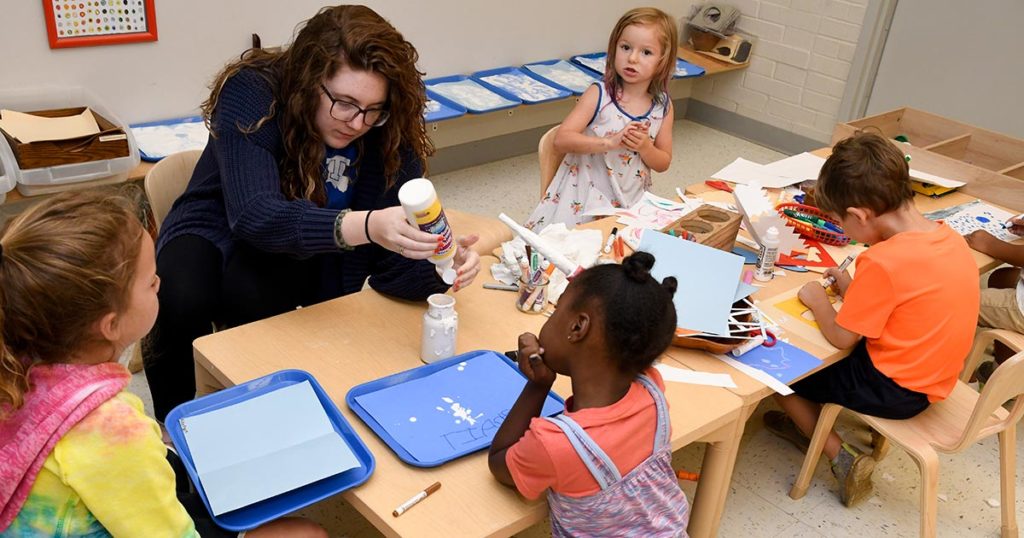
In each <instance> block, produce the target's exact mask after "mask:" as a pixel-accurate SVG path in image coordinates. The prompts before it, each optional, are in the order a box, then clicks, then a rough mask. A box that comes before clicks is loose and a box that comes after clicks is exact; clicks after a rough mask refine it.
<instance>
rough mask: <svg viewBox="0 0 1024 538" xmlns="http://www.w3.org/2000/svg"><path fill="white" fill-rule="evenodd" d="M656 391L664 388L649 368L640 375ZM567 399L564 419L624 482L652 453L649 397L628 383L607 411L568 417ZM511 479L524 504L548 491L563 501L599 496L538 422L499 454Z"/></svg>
mask: <svg viewBox="0 0 1024 538" xmlns="http://www.w3.org/2000/svg"><path fill="white" fill-rule="evenodd" d="M643 373H644V374H646V375H647V377H650V378H651V379H652V380H653V381H654V384H656V385H657V386H658V388H659V389H661V390H662V391H664V390H665V382H664V381H663V380H662V379H661V374H660V373H659V372H658V371H657V370H655V369H654V368H648V369H647V370H645V371H644V372H643ZM571 407H572V398H571V397H570V398H569V399H568V400H566V402H565V413H566V415H568V416H569V417H570V418H572V419H573V420H575V421H576V422H577V423H578V424H579V425H580V427H581V428H583V430H584V431H586V432H587V435H589V436H590V437H591V439H593V440H594V442H595V443H597V445H598V446H600V447H601V450H604V452H605V453H606V454H608V457H609V458H611V460H612V461H613V462H615V466H616V467H617V468H618V469H619V474H620V475H622V476H625V475H626V474H627V473H629V472H630V471H632V470H633V468H635V467H636V466H637V465H640V464H641V463H643V461H644V460H645V459H647V458H648V457H649V456H650V455H651V453H652V452H653V451H654V432H655V427H656V426H657V423H658V413H657V410H656V409H655V407H654V399H653V398H652V397H651V393H650V392H648V391H647V389H646V388H644V386H643V385H641V384H640V382H639V381H634V382H633V385H632V386H631V387H629V391H628V392H626V395H625V396H623V397H622V399H621V400H619V401H617V402H615V403H613V404H612V405H609V406H607V407H597V408H589V409H581V410H579V411H569V409H570V408H571ZM505 463H506V465H508V470H509V472H510V473H511V474H512V479H513V480H514V481H515V483H516V489H518V490H519V493H521V494H522V495H523V496H524V497H526V498H527V499H536V498H538V497H540V496H541V495H543V494H544V491H545V490H547V489H548V488H551V489H552V490H553V491H555V492H557V493H559V494H562V495H567V496H569V497H584V496H587V495H593V494H595V493H597V492H598V491H600V490H601V487H600V486H599V485H598V484H597V481H595V480H594V477H593V475H591V474H590V471H589V470H588V469H587V467H586V465H585V464H584V463H583V460H581V459H580V457H579V456H578V455H576V450H574V449H573V447H572V445H571V444H569V438H568V437H566V436H565V433H564V432H563V431H562V430H561V429H560V428H559V427H558V426H556V425H554V424H552V423H551V422H550V421H548V420H545V419H543V418H535V419H533V420H532V421H530V429H528V430H526V433H524V434H523V437H522V438H521V439H519V441H517V442H516V444H514V445H512V446H510V447H509V449H508V452H506V453H505Z"/></svg>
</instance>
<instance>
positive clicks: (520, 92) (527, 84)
mask: <svg viewBox="0 0 1024 538" xmlns="http://www.w3.org/2000/svg"><path fill="white" fill-rule="evenodd" d="M482 79H483V81H484V82H486V83H488V84H491V85H493V86H497V87H498V88H501V89H503V90H505V91H507V92H509V93H511V94H512V95H515V96H516V97H518V98H520V99H522V100H523V101H526V102H532V101H544V100H548V99H557V98H559V97H561V96H562V95H565V92H564V91H559V90H558V89H556V88H552V87H551V86H548V85H547V84H544V83H542V82H539V81H536V80H534V79H532V78H530V77H528V76H526V75H524V74H522V73H518V72H509V73H500V74H497V75H490V76H486V77H482Z"/></svg>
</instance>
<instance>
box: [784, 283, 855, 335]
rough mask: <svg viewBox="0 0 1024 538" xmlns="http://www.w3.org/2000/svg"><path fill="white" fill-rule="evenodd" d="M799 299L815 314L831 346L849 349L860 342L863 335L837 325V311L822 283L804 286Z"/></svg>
mask: <svg viewBox="0 0 1024 538" xmlns="http://www.w3.org/2000/svg"><path fill="white" fill-rule="evenodd" d="M797 297H799V298H800V301H802V302H803V303H804V304H805V305H807V307H808V308H810V309H811V312H812V313H814V319H815V321H817V322H818V328H819V329H821V334H822V335H824V336H825V339H826V340H828V342H829V343H830V344H832V345H833V346H835V347H837V348H839V349H848V348H851V347H853V346H854V345H856V344H857V342H859V341H860V339H861V335H859V334H857V333H855V332H853V331H849V330H847V329H844V328H843V327H841V326H840V325H839V324H838V323H836V309H835V308H833V307H832V302H831V301H829V300H828V294H826V293H825V288H823V287H822V286H821V284H820V283H818V282H808V283H806V284H804V287H802V288H800V292H799V294H798V295H797Z"/></svg>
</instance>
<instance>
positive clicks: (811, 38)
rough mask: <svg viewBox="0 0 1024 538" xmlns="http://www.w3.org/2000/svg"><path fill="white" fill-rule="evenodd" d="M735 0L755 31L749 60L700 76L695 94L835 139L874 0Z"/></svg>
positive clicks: (744, 28)
mask: <svg viewBox="0 0 1024 538" xmlns="http://www.w3.org/2000/svg"><path fill="white" fill-rule="evenodd" d="M728 2H730V3H732V4H733V5H735V6H736V7H737V8H739V9H740V11H742V13H743V16H742V17H740V22H739V25H738V27H739V29H740V31H741V32H743V33H745V34H748V35H751V36H754V38H755V39H754V41H755V42H754V49H753V54H752V56H751V61H750V66H749V67H748V68H747V69H746V70H743V71H739V72H735V73H729V74H724V75H716V76H715V77H713V78H708V79H707V80H702V81H700V82H698V83H697V84H696V85H695V87H694V91H693V98H694V99H697V100H699V101H703V102H705V103H708V104H710V105H713V106H716V107H718V108H722V109H725V110H728V111H731V112H735V113H737V114H740V115H742V116H746V117H749V118H751V119H754V120H757V121H760V122H763V123H767V124H769V125H773V126H775V127H779V128H781V129H785V130H787V131H790V132H794V133H796V134H799V135H802V136H806V137H808V138H812V139H814V140H818V141H821V142H828V141H829V139H830V137H831V134H832V127H833V126H834V125H835V123H836V116H837V113H838V111H839V105H840V102H841V101H842V98H843V92H844V91H845V89H846V80H847V76H848V75H849V72H850V62H851V61H852V60H853V53H854V50H855V48H856V46H857V38H858V37H859V36H860V30H861V25H862V23H863V20H864V15H865V11H866V6H867V3H868V0H771V1H768V0H728ZM694 3H697V2H694ZM684 13H689V8H687V10H686V11H684Z"/></svg>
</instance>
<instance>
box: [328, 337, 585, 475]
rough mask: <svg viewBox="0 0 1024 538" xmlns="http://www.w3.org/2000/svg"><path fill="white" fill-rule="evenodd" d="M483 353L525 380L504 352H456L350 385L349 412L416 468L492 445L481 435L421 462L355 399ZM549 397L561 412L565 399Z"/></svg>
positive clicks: (442, 461)
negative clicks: (464, 445) (444, 455)
mask: <svg viewBox="0 0 1024 538" xmlns="http://www.w3.org/2000/svg"><path fill="white" fill-rule="evenodd" d="M483 355H494V356H497V357H499V358H501V360H502V361H504V362H505V364H507V365H508V367H509V368H512V369H513V370H514V371H515V372H516V373H517V374H519V375H520V376H522V377H523V378H524V379H525V377H526V376H524V375H523V373H522V372H520V371H519V365H517V364H516V363H515V362H513V361H512V360H510V359H509V358H508V357H506V356H505V355H503V354H501V353H498V352H496V351H486V350H479V351H470V352H468V353H463V354H461V355H456V356H454V357H451V358H448V359H445V360H442V361H437V362H435V363H431V364H427V365H425V366H420V367H418V368H413V369H412V370H406V371H404V372H399V373H397V374H393V375H389V376H387V377H384V378H381V379H377V380H374V381H370V382H367V383H363V384H362V385H357V386H355V387H352V388H351V389H350V390H349V391H348V394H346V395H345V403H346V404H348V407H349V409H351V410H352V412H353V413H355V414H356V416H358V417H359V418H360V419H362V421H363V422H365V423H366V425H367V426H368V427H369V428H370V429H371V430H373V432H374V433H376V434H377V436H378V437H380V439H381V441H384V444H386V445H388V448H390V449H391V450H392V451H394V453H395V455H396V456H398V459H400V460H402V461H404V462H405V463H408V464H409V465H413V466H416V467H437V466H438V465H441V464H444V463H447V462H449V461H451V460H454V459H457V458H460V457H462V456H465V455H466V454H471V453H473V452H476V451H478V450H482V449H484V448H487V447H489V446H491V440H492V439H493V435H492V436H491V437H490V438H481V439H480V440H479V443H477V444H474V445H471V446H469V447H467V448H466V449H465V450H463V451H461V452H457V453H454V454H452V455H451V456H450V457H447V458H443V459H440V460H436V461H426V462H424V461H420V460H417V459H416V458H415V457H413V456H412V454H410V453H409V451H408V450H406V449H405V448H404V447H403V446H402V445H401V444H400V443H399V442H398V441H397V440H395V438H394V437H392V436H391V434H389V433H388V431H387V430H386V429H384V427H383V426H381V425H380V423H378V422H377V421H376V420H375V419H374V418H373V416H372V415H370V414H369V413H368V412H367V411H366V409H364V408H363V407H362V406H361V405H359V402H358V401H356V397H358V396H362V395H364V394H369V393H372V392H376V391H378V390H381V389H384V388H387V387H391V386H394V385H399V384H401V383H405V382H407V381H412V380H414V379H419V378H421V377H425V376H428V375H430V374H432V373H434V372H437V371H439V370H443V369H445V368H448V367H449V366H454V365H456V364H458V363H460V362H463V361H470V360H472V359H473V358H475V357H480V356H483ZM548 399H549V400H554V401H556V402H558V404H559V407H558V409H559V412H561V411H562V410H564V409H565V400H563V399H562V398H561V397H559V396H558V395H557V394H555V393H554V392H549V393H548ZM554 414H558V413H554ZM495 433H496V432H495Z"/></svg>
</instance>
